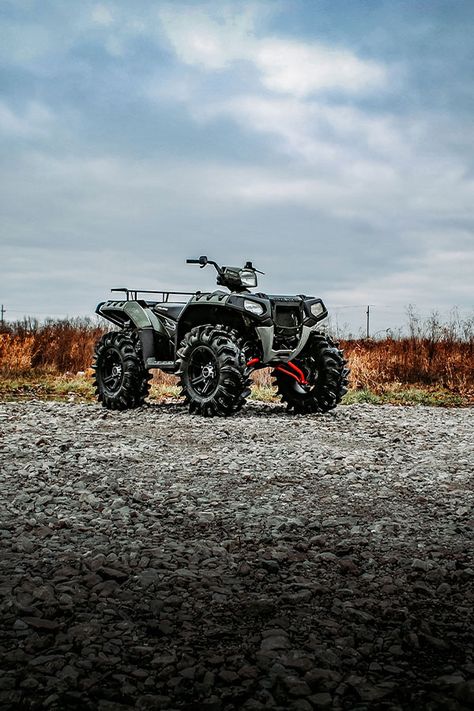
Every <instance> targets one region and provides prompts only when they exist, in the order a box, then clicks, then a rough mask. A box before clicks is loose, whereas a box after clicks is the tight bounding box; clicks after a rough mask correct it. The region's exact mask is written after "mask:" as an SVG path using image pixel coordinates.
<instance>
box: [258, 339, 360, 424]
mask: <svg viewBox="0 0 474 711" xmlns="http://www.w3.org/2000/svg"><path fill="white" fill-rule="evenodd" d="M293 362H294V363H295V365H297V366H298V367H299V368H300V369H301V370H302V371H303V372H304V374H305V377H306V380H307V381H308V385H307V386H302V385H300V384H299V383H298V382H297V381H296V380H295V379H294V378H292V377H291V376H289V375H287V374H285V373H282V372H281V371H278V370H274V371H273V373H272V375H273V376H274V377H275V379H276V383H275V384H276V386H277V390H278V394H279V396H280V398H281V399H282V401H283V402H286V403H287V407H288V410H289V411H291V412H295V413H311V412H328V411H329V410H333V409H334V408H335V407H336V405H337V404H338V403H339V402H340V401H341V399H342V397H343V396H344V395H345V394H346V392H347V385H348V375H349V369H348V368H346V364H347V361H346V359H345V358H344V354H343V352H342V351H341V350H340V349H339V348H338V347H337V345H336V344H335V343H334V342H333V341H332V340H331V339H330V338H329V337H328V336H325V335H323V334H322V333H315V334H313V335H312V336H311V337H310V341H309V343H308V344H307V345H306V346H305V348H304V349H303V351H302V353H301V354H300V356H299V357H298V358H295V359H294V361H293Z"/></svg>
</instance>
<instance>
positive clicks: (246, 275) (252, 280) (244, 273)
mask: <svg viewBox="0 0 474 711" xmlns="http://www.w3.org/2000/svg"><path fill="white" fill-rule="evenodd" d="M240 281H241V282H242V286H257V275H256V274H255V272H254V271H252V270H250V269H241V270H240Z"/></svg>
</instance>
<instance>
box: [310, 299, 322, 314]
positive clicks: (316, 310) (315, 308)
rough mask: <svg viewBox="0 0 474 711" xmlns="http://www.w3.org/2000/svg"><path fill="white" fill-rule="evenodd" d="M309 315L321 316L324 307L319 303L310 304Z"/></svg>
mask: <svg viewBox="0 0 474 711" xmlns="http://www.w3.org/2000/svg"><path fill="white" fill-rule="evenodd" d="M311 313H312V314H313V316H321V314H322V313H324V306H323V305H322V303H321V302H320V301H318V302H317V303H316V304H311Z"/></svg>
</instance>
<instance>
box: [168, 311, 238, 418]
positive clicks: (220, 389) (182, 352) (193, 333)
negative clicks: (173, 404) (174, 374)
mask: <svg viewBox="0 0 474 711" xmlns="http://www.w3.org/2000/svg"><path fill="white" fill-rule="evenodd" d="M178 359H179V367H178V376H179V379H180V385H181V388H182V395H184V398H185V401H186V402H187V404H188V405H189V411H190V412H191V413H196V414H199V415H204V416H205V417H214V415H218V416H220V417H226V416H228V415H233V414H235V413H236V412H237V411H238V410H240V408H241V407H242V405H243V404H244V403H245V399H246V398H247V397H248V395H250V388H249V383H250V381H249V378H248V373H247V368H246V363H245V358H244V354H243V352H242V344H241V340H240V338H239V336H238V334H237V332H236V331H233V330H231V329H229V328H226V327H225V326H211V325H206V326H196V327H195V328H193V329H191V330H190V331H189V332H188V333H187V334H186V335H185V337H184V338H183V340H182V341H181V345H180V348H179V351H178Z"/></svg>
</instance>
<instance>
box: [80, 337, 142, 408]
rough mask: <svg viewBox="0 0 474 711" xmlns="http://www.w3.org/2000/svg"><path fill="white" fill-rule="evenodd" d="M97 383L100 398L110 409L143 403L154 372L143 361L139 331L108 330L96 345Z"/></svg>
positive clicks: (94, 367)
mask: <svg viewBox="0 0 474 711" xmlns="http://www.w3.org/2000/svg"><path fill="white" fill-rule="evenodd" d="M92 367H93V369H94V376H93V379H94V385H95V389H96V390H95V391H96V395H97V399H98V400H99V402H101V403H102V405H103V406H104V407H107V408H108V409H109V410H126V409H129V408H130V409H131V408H135V407H140V405H143V403H144V401H145V398H146V397H147V395H148V392H149V390H150V383H149V381H150V380H151V374H150V373H149V372H148V371H147V370H146V368H145V366H144V365H143V359H142V355H141V345H140V340H139V338H138V336H137V334H135V333H130V332H129V333H126V332H124V331H117V332H112V333H106V334H105V335H104V336H102V338H101V339H100V340H99V342H98V343H97V345H96V347H95V353H94V362H93V364H92Z"/></svg>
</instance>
